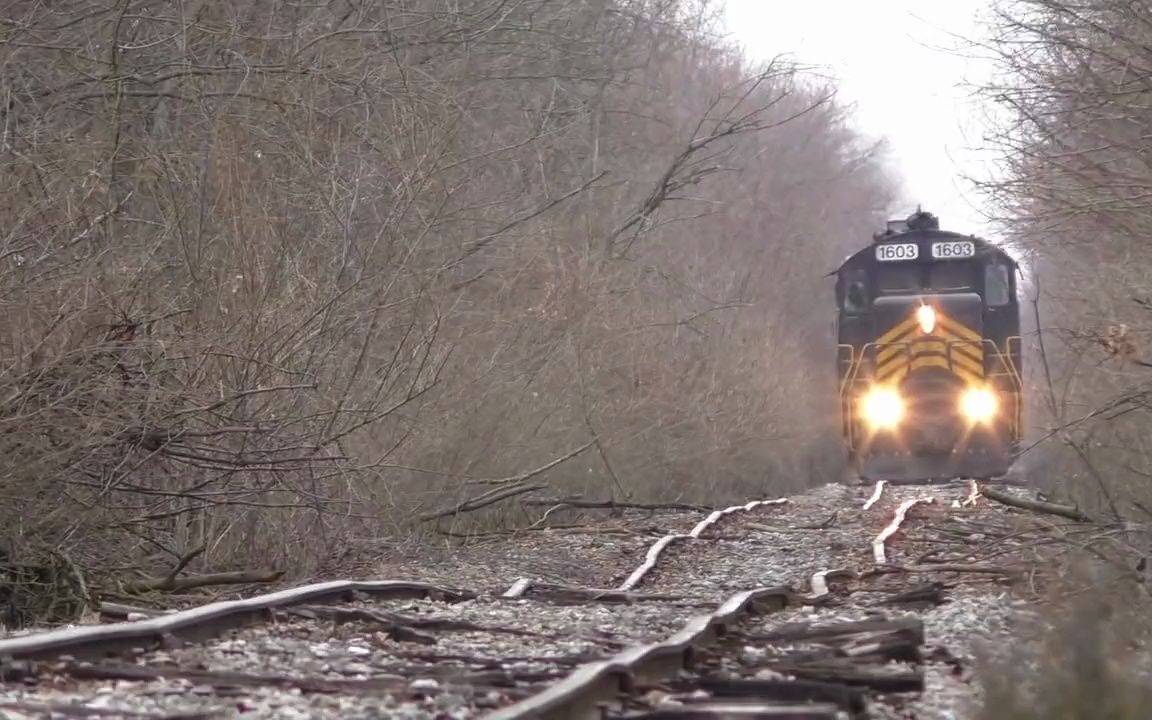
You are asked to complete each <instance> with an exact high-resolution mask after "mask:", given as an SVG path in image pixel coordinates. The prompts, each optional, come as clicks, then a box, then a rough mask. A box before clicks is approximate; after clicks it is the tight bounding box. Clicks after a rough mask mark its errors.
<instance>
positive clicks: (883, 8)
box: [727, 0, 990, 234]
mask: <svg viewBox="0 0 1152 720" xmlns="http://www.w3.org/2000/svg"><path fill="white" fill-rule="evenodd" d="M727 3H728V11H727V21H728V29H729V31H730V32H731V34H732V36H733V38H734V39H736V40H737V41H739V42H741V43H742V44H743V45H744V46H745V48H746V49H747V51H748V54H749V55H750V56H751V57H752V58H754V59H760V60H767V59H770V58H772V57H773V56H775V55H779V54H788V55H789V56H790V57H791V58H792V59H794V60H796V61H799V62H803V63H807V64H814V65H820V66H822V67H823V68H825V70H826V72H827V73H829V74H830V75H832V76H834V77H835V78H837V80H838V85H839V88H840V94H839V97H840V100H841V101H842V102H849V103H852V104H853V105H854V106H855V107H856V118H857V122H858V125H859V127H860V129H862V130H864V131H865V132H867V133H868V134H869V135H872V136H876V137H879V136H883V137H886V138H887V139H888V140H889V142H890V144H891V151H892V152H891V156H892V160H893V165H894V169H895V170H896V171H897V172H898V174H899V175H900V176H901V178H902V180H903V187H904V196H905V202H904V203H903V204H902V205H901V207H899V208H897V210H899V211H901V212H903V211H911V210H914V209H915V206H916V204H917V203H921V204H923V206H924V209H926V210H931V211H932V212H934V213H936V214H937V215H939V216H940V218H941V227H942V228H944V229H948V230H956V231H959V232H964V233H976V234H985V233H987V232H988V231H989V230H990V228H989V227H988V224H987V223H986V222H985V220H984V217H983V214H982V212H981V203H982V199H981V197H980V196H979V194H978V193H977V192H975V191H974V190H972V189H971V188H970V186H969V185H968V184H967V183H965V181H964V179H963V176H964V175H966V174H967V175H973V174H975V175H979V174H980V173H981V172H982V170H983V167H982V162H984V160H982V159H981V157H980V155H979V148H980V145H981V137H982V133H983V132H984V129H985V127H986V126H987V120H986V117H987V108H986V107H984V106H982V104H981V103H980V102H979V100H978V99H976V98H974V97H973V91H972V89H971V88H970V87H968V85H970V84H973V83H974V84H979V83H980V81H981V80H982V79H984V78H987V77H988V75H989V73H990V65H989V63H988V62H987V61H984V60H979V59H977V58H976V57H974V55H975V54H974V53H973V52H971V51H970V50H965V49H964V42H963V40H961V39H960V38H977V39H979V38H980V37H981V36H982V35H983V33H984V30H983V28H982V26H981V24H980V21H981V20H982V19H983V17H984V16H985V15H986V14H987V10H988V6H989V0H872V2H859V1H858V0H727ZM985 157H987V154H985Z"/></svg>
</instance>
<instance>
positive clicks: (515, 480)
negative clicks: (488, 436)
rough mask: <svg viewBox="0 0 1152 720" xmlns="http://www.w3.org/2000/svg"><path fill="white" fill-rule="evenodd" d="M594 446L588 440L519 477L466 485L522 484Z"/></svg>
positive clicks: (483, 480) (592, 441) (487, 480)
mask: <svg viewBox="0 0 1152 720" xmlns="http://www.w3.org/2000/svg"><path fill="white" fill-rule="evenodd" d="M595 444H596V441H595V440H589V441H588V442H586V443H584V444H583V445H581V446H580V447H578V448H576V449H575V450H572V451H571V452H568V453H565V454H564V455H561V456H560V457H558V458H556V459H555V460H553V461H552V462H549V463H547V464H545V465H541V466H540V467H538V468H536V469H535V470H529V471H528V472H523V473H520V474H519V475H512V476H510V477H505V478H487V479H482V480H469V481H468V484H469V485H512V484H514V483H522V482H524V481H525V480H531V479H532V478H534V477H536V476H537V475H539V474H540V473H544V472H547V471H549V470H551V469H552V468H554V467H556V466H557V465H559V464H560V463H562V462H565V461H566V460H571V459H572V458H574V457H576V456H577V455H579V454H580V453H582V452H584V451H585V450H587V449H588V448H590V447H592V446H593V445H595Z"/></svg>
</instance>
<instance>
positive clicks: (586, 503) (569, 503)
mask: <svg viewBox="0 0 1152 720" xmlns="http://www.w3.org/2000/svg"><path fill="white" fill-rule="evenodd" d="M520 504H521V505H527V506H530V507H538V506H543V505H559V506H563V507H572V508H580V509H587V510H689V511H694V512H708V511H711V510H714V509H715V508H713V507H712V506H710V505H689V504H687V503H634V502H617V501H615V500H575V499H572V500H567V499H564V498H545V499H535V500H522V501H521V503H520Z"/></svg>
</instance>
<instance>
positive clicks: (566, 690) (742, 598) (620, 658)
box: [485, 587, 795, 720]
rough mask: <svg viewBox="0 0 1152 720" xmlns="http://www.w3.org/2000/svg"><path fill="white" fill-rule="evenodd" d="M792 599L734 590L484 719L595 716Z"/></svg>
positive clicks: (781, 593) (785, 593)
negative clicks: (659, 636)
mask: <svg viewBox="0 0 1152 720" xmlns="http://www.w3.org/2000/svg"><path fill="white" fill-rule="evenodd" d="M793 598H795V595H794V593H793V592H792V590H791V589H790V588H787V587H770V588H757V589H755V590H745V591H743V592H739V593H737V594H735V595H732V596H731V597H729V598H728V599H727V600H725V601H724V602H723V603H721V605H720V606H719V608H717V610H716V611H715V612H713V613H712V614H710V615H700V616H697V617H694V618H692V619H690V620H689V621H688V622H687V623H685V625H684V627H683V628H682V629H681V630H680V631H679V632H677V633H676V634H674V635H672V636H671V637H669V638H668V639H666V640H662V641H660V642H655V643H651V644H647V645H640V646H637V647H632V648H626V649H625V650H623V651H621V652H620V653H618V654H616V655H614V656H613V657H611V658H609V659H607V660H603V661H600V662H596V663H590V664H588V665H584V666H582V667H580V668H578V669H577V670H576V671H575V672H573V673H572V674H571V675H569V676H568V677H567V678H565V679H564V680H561V681H560V682H559V683H557V684H555V685H553V686H552V687H550V688H548V689H546V690H544V691H543V692H540V693H537V694H535V695H533V696H531V697H529V698H526V699H524V700H522V701H520V702H518V703H516V704H515V705H509V706H508V707H505V708H501V709H499V710H496V711H495V712H492V713H490V714H488V715H487V716H485V720H537V719H543V718H547V719H548V720H600V718H601V717H602V716H603V712H602V709H601V704H602V703H606V702H610V701H611V700H613V699H614V698H616V696H617V695H618V694H619V693H621V692H625V691H627V690H628V689H629V688H630V687H632V686H633V685H634V684H635V683H636V682H637V681H644V680H657V679H661V678H666V677H668V676H670V675H673V674H675V673H676V672H678V671H679V670H682V669H684V668H686V667H688V666H689V665H690V664H691V663H692V660H693V653H694V652H695V651H696V649H698V648H701V647H703V646H705V645H708V644H709V643H711V642H712V641H714V640H715V639H716V638H718V637H720V636H722V635H724V633H725V632H726V631H727V630H728V628H729V626H731V625H733V624H735V623H737V622H739V621H740V620H741V619H743V618H744V617H745V616H746V615H752V614H765V613H767V612H776V611H779V610H783V609H784V608H786V607H787V606H788V604H789V602H790V601H792V599H793Z"/></svg>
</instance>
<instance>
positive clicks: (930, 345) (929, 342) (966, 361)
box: [876, 337, 984, 378]
mask: <svg viewBox="0 0 1152 720" xmlns="http://www.w3.org/2000/svg"><path fill="white" fill-rule="evenodd" d="M960 347H962V346H958V345H953V346H952V365H953V366H954V367H956V368H961V369H963V370H964V371H966V372H967V373H968V374H969V375H973V376H975V377H976V378H983V377H984V360H983V358H976V357H972V356H971V355H970V354H967V353H962V352H957V350H958V349H959V348H960ZM900 349H901V350H902V349H903V348H900ZM907 350H908V358H909V359H908V360H907V361H905V360H904V358H903V357H902V356H891V357H889V359H888V360H886V361H883V362H877V363H876V376H877V377H879V378H885V377H888V376H890V375H891V374H892V372H893V370H895V368H896V367H903V366H907V365H909V364H911V366H912V367H913V368H915V367H923V366H924V364H923V363H921V362H920V361H921V360H922V358H924V357H934V358H937V359H938V362H935V361H934V362H933V363H931V364H935V365H938V366H940V367H943V368H946V369H947V368H948V367H949V366H948V355H947V353H948V341H947V340H945V339H943V338H936V337H930V338H924V339H921V340H917V341H915V342H912V343H909V344H908V345H907Z"/></svg>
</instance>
